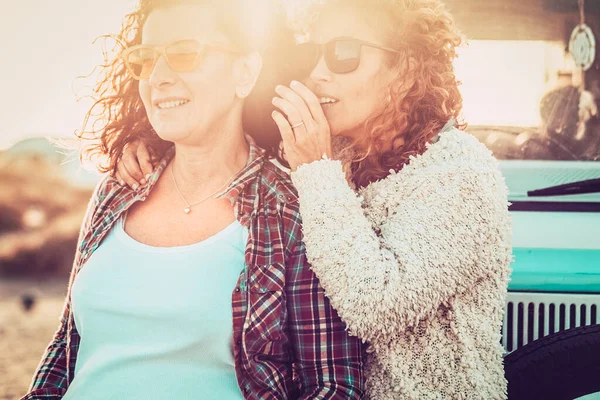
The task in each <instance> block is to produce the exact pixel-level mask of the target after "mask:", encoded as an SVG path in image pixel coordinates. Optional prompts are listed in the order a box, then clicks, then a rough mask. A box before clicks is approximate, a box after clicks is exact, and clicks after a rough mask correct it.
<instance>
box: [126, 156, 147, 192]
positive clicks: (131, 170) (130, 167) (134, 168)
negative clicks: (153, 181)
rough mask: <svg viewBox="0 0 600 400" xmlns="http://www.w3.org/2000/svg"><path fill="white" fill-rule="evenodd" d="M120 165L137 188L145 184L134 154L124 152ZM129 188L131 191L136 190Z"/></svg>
mask: <svg viewBox="0 0 600 400" xmlns="http://www.w3.org/2000/svg"><path fill="white" fill-rule="evenodd" d="M121 163H123V167H124V168H125V169H126V170H127V173H128V174H129V176H130V177H131V178H133V179H134V180H135V181H136V183H137V186H139V185H140V184H142V185H143V184H144V183H145V182H146V180H145V179H144V174H143V173H142V170H141V169H140V164H139V161H138V159H137V156H136V154H135V153H133V152H129V151H126V152H124V153H123V158H122V159H121ZM125 181H127V179H125ZM130 186H131V188H132V189H133V190H137V188H135V187H133V186H132V185H130Z"/></svg>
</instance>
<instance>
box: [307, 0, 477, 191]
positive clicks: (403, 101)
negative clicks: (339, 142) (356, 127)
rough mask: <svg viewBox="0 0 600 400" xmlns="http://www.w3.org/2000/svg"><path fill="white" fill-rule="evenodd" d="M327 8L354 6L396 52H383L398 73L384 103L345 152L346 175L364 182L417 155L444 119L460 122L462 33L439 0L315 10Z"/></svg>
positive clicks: (333, 2) (387, 0) (368, 1)
mask: <svg viewBox="0 0 600 400" xmlns="http://www.w3.org/2000/svg"><path fill="white" fill-rule="evenodd" d="M330 7H345V8H346V7H351V8H357V9H360V12H361V14H362V15H364V16H365V18H366V19H367V22H368V23H370V25H371V26H373V27H374V29H376V30H378V32H380V33H381V34H382V37H383V38H384V39H385V43H384V44H385V45H386V46H390V47H392V48H395V49H397V50H399V51H400V54H391V53H390V54H389V55H388V59H387V62H388V65H389V66H390V67H400V68H399V69H400V70H401V71H402V72H400V73H399V75H398V76H397V78H395V79H394V80H393V81H392V82H391V84H390V85H389V87H388V89H389V93H388V96H387V98H388V100H387V102H386V103H385V104H384V107H383V109H382V111H380V112H378V113H377V114H376V115H373V116H371V117H370V118H369V119H368V120H366V121H365V122H364V132H365V135H364V136H363V137H361V138H359V139H357V140H355V141H354V142H353V143H352V145H351V147H352V151H351V152H349V153H350V154H351V159H350V160H348V161H350V162H351V176H352V180H353V182H354V184H356V185H357V186H358V187H365V186H367V185H368V184H369V183H371V182H374V181H377V180H380V179H383V178H385V177H386V176H387V175H388V174H389V171H390V170H395V171H399V170H400V169H402V168H403V167H404V166H405V165H406V164H408V162H409V161H410V157H411V156H417V155H419V154H422V153H423V152H424V151H425V150H426V144H427V143H428V142H429V141H430V140H431V139H432V138H433V137H434V136H435V135H436V134H437V133H439V131H440V129H441V128H442V127H443V126H444V125H445V124H446V123H447V122H448V121H449V120H450V119H454V120H456V121H461V110H462V97H461V94H460V92H459V90H458V85H459V84H460V82H459V81H458V80H457V79H456V76H455V73H454V67H453V61H454V59H455V58H456V57H457V53H456V48H457V47H458V46H460V45H461V43H462V42H463V38H462V35H461V34H460V32H459V31H458V29H457V27H456V25H455V23H454V20H453V18H452V16H451V15H450V14H449V13H448V12H447V11H446V10H445V8H444V5H443V3H442V2H441V1H439V0H344V1H337V0H330V1H327V0H325V4H322V5H320V6H318V8H317V10H316V13H317V14H318V12H319V10H323V9H324V8H330ZM317 18H318V16H317ZM457 126H458V127H459V128H460V129H464V127H465V126H466V125H465V124H463V123H462V122H457Z"/></svg>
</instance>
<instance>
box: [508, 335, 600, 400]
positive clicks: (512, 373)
mask: <svg viewBox="0 0 600 400" xmlns="http://www.w3.org/2000/svg"><path fill="white" fill-rule="evenodd" d="M504 373H505V376H506V379H507V380H508V398H509V400H520V399H523V400H525V399H527V400H532V399H543V400H572V399H575V398H577V397H580V396H583V395H586V394H590V393H595V392H600V325H590V326H582V327H579V328H573V329H568V330H566V331H562V332H558V333H555V334H553V335H549V336H546V337H544V338H541V339H539V340H536V341H534V342H532V343H531V344H528V345H526V346H524V347H521V348H520V349H518V350H515V351H514V352H512V353H511V354H509V355H507V356H506V357H505V358H504Z"/></svg>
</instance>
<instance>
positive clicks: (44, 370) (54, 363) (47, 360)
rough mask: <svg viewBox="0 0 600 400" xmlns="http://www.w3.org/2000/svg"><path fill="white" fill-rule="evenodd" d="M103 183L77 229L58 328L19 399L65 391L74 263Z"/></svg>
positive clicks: (53, 397)
mask: <svg viewBox="0 0 600 400" xmlns="http://www.w3.org/2000/svg"><path fill="white" fill-rule="evenodd" d="M104 188H105V186H104V184H103V182H101V183H100V184H99V185H98V186H97V188H96V190H95V191H94V194H93V195H92V198H91V199H90V202H89V204H88V207H87V211H86V213H85V217H84V219H83V223H82V225H81V229H80V231H79V239H78V240H77V251H76V254H75V262H74V263H73V268H72V270H71V276H70V278H69V285H68V290H67V296H66V299H65V304H64V306H63V310H62V313H61V316H60V322H59V326H58V330H57V331H56V333H55V334H54V336H53V338H52V340H51V341H50V344H48V346H47V347H46V351H45V352H44V354H43V356H42V359H41V361H40V363H39V365H38V367H37V368H36V371H35V373H34V375H33V379H32V382H31V385H30V387H29V390H28V393H27V394H26V395H25V396H23V397H22V398H21V400H34V399H35V400H58V399H62V397H63V396H64V395H65V393H66V392H67V387H68V376H67V362H68V360H67V323H68V319H69V314H70V309H71V299H70V295H69V293H70V292H71V285H72V284H73V280H74V278H75V266H76V265H77V264H78V259H79V258H80V257H81V249H82V246H81V243H82V240H83V237H84V235H85V233H86V232H88V231H89V229H90V228H91V224H92V219H93V217H94V215H95V212H96V209H97V206H98V203H99V199H100V197H101V193H102V191H103V190H104Z"/></svg>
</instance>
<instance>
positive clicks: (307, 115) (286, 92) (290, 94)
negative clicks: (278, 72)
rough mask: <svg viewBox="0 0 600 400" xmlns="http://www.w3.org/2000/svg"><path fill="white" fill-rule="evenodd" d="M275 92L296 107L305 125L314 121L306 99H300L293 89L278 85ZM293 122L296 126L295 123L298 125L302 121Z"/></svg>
mask: <svg viewBox="0 0 600 400" xmlns="http://www.w3.org/2000/svg"><path fill="white" fill-rule="evenodd" d="M275 92H276V93H277V94H278V95H279V96H281V98H283V99H284V100H287V101H288V102H289V103H290V104H292V105H293V106H294V108H296V110H297V111H298V112H299V113H300V115H301V116H302V120H303V121H304V123H305V124H307V123H309V124H310V121H312V120H314V118H313V116H312V114H311V112H310V110H309V108H308V105H307V104H306V102H305V101H304V99H303V98H302V97H300V96H299V95H298V94H297V93H296V92H294V91H293V90H292V89H290V88H288V87H285V86H282V85H278V86H277V87H276V88H275ZM291 122H292V123H293V124H294V123H297V122H300V121H296V120H291Z"/></svg>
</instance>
